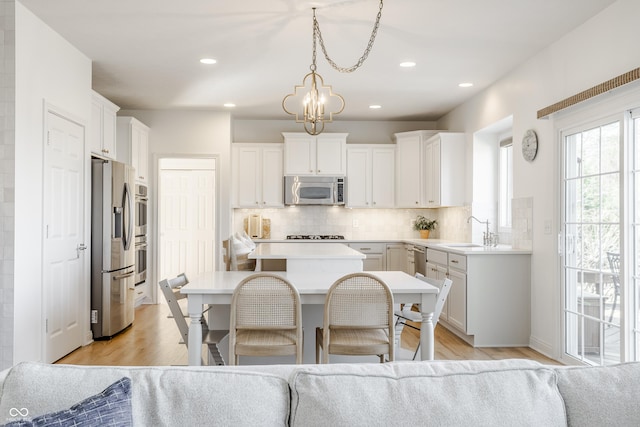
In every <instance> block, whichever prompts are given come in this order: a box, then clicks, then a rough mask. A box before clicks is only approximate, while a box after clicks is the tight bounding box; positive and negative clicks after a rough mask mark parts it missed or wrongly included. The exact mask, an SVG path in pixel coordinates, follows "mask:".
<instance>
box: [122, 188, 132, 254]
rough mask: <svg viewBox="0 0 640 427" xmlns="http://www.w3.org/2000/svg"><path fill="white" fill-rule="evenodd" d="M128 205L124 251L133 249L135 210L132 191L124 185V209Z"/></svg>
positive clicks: (124, 232)
mask: <svg viewBox="0 0 640 427" xmlns="http://www.w3.org/2000/svg"><path fill="white" fill-rule="evenodd" d="M125 204H126V210H127V214H126V217H125V218H126V219H127V226H126V231H124V230H123V234H124V235H123V239H124V249H125V250H127V251H128V250H129V248H130V247H131V240H133V239H132V237H133V208H132V203H131V191H130V190H129V184H128V183H126V182H125V183H124V193H123V194H122V206H123V207H124V206H125Z"/></svg>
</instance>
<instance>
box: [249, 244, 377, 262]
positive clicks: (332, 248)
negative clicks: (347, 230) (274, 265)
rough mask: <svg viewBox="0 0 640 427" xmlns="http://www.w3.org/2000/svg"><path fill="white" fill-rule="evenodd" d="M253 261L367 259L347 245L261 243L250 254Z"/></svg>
mask: <svg viewBox="0 0 640 427" xmlns="http://www.w3.org/2000/svg"><path fill="white" fill-rule="evenodd" d="M249 258H251V259H316V260H322V259H355V260H362V259H364V258H366V255H364V254H363V253H361V252H358V251H356V250H355V249H352V248H350V247H349V246H347V245H346V244H345V243H335V241H334V242H332V243H319V242H310V241H309V242H304V243H301V242H295V243H284V242H280V243H274V242H265V243H260V244H259V245H258V246H257V247H256V250H255V251H253V252H252V253H250V254H249Z"/></svg>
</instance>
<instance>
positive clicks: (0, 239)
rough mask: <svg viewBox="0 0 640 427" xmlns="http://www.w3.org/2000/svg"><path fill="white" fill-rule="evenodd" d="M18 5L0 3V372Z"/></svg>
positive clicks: (7, 361) (8, 266)
mask: <svg viewBox="0 0 640 427" xmlns="http://www.w3.org/2000/svg"><path fill="white" fill-rule="evenodd" d="M15 15H16V13H15V3H13V2H2V3H0V34H1V35H2V40H1V41H0V63H2V64H4V66H3V67H2V68H0V79H2V81H3V82H4V85H3V89H4V90H3V91H2V92H0V103H2V105H3V106H4V108H2V109H0V325H1V326H0V370H2V369H4V368H8V367H9V366H11V365H12V362H13V324H14V320H13V312H14V310H13V295H14V292H13V291H14V282H15V281H14V267H13V266H14V248H15V243H14V242H15V239H14V230H15V216H16V215H15V192H16V186H15V182H16V180H15V174H16V167H15V160H16V158H15V151H16V150H15V146H16V144H15V129H16V128H15V121H16V120H15V116H16V115H15V101H16V99H15V90H13V89H14V86H15V79H16V70H15V67H11V66H7V64H14V63H15V57H16V49H15V40H16V37H15Z"/></svg>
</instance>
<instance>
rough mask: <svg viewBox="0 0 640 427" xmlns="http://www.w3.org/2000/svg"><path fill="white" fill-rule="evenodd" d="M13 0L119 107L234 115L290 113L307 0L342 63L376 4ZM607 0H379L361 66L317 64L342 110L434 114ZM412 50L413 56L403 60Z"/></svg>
mask: <svg viewBox="0 0 640 427" xmlns="http://www.w3.org/2000/svg"><path fill="white" fill-rule="evenodd" d="M19 1H20V2H21V3H22V4H24V5H25V6H26V7H27V8H29V9H30V10H31V11H33V12H34V13H35V14H36V15H37V16H38V17H40V19H42V20H43V21H44V22H45V23H47V24H48V25H49V26H51V27H52V28H53V29H54V30H55V31H57V32H58V33H59V34H61V35H62V36H63V37H64V38H66V39H67V40H68V41H69V42H71V43H72V44H73V45H74V46H76V47H77V48H78V49H79V50H80V51H82V52H83V53H84V54H85V55H87V56H88V57H89V58H91V59H92V60H93V61H94V64H93V65H94V67H93V88H94V89H95V90H96V91H98V92H100V93H101V94H102V95H104V96H106V97H107V98H109V99H110V100H112V101H113V102H115V103H116V104H118V105H119V106H120V107H121V108H123V109H207V110H213V111H226V110H227V109H225V108H224V107H223V106H222V105H223V104H224V103H226V102H232V103H235V104H236V105H237V106H236V107H235V108H234V109H233V110H232V114H233V116H234V117H236V118H242V119H288V118H290V117H291V116H289V115H287V114H286V113H284V111H283V110H282V99H283V97H284V96H285V95H287V94H289V93H291V92H292V90H293V86H294V85H299V84H301V83H302V78H303V77H304V75H305V74H306V73H308V72H309V65H310V63H311V43H312V11H311V8H312V6H317V8H318V9H317V17H318V21H319V24H320V28H321V30H322V32H323V36H324V40H325V43H326V45H327V49H328V51H329V55H330V56H331V57H332V59H334V60H335V61H336V62H337V63H338V64H339V65H341V66H351V65H353V64H354V63H355V62H356V61H357V59H358V58H359V57H360V55H361V54H362V52H363V50H364V48H365V46H366V44H367V41H368V39H369V36H370V33H371V29H372V27H373V22H374V20H375V16H376V14H377V11H378V0H321V1H316V2H311V1H305V0H271V1H265V0H239V1H238V0H236V1H229V0H186V1H176V0H103V1H98V0H55V1H52V0H19ZM613 2H614V0H387V1H385V3H384V7H383V10H382V20H381V24H380V29H379V31H378V37H377V38H376V41H375V44H374V46H373V50H372V52H371V54H370V55H369V58H368V59H367V61H366V62H365V63H364V65H363V66H362V67H361V68H360V69H358V70H357V71H355V72H354V73H351V74H340V73H338V72H337V71H335V70H333V69H331V67H330V66H329V64H328V63H327V62H326V61H325V59H324V57H323V56H322V54H321V52H320V51H319V52H318V72H319V73H320V74H321V75H322V76H323V77H324V81H325V84H329V85H332V86H333V89H334V91H335V92H337V93H339V94H341V95H343V96H344V98H345V101H346V107H345V110H344V112H343V113H342V114H341V115H340V116H336V117H335V119H336V120H340V119H343V120H436V119H438V118H440V117H441V116H442V115H443V114H445V113H447V112H448V111H450V110H451V109H453V108H454V107H456V106H457V105H459V104H461V103H463V102H464V101H465V100H467V99H469V98H470V97H472V96H473V95H474V94H476V93H478V92H480V91H482V90H483V89H484V88H486V87H487V86H488V85H490V84H491V83H492V82H494V81H496V80H498V79H499V78H500V77H502V76H503V75H505V74H506V73H508V72H509V71H510V70H512V69H513V68H514V67H516V66H517V65H518V64H520V63H522V62H523V61H525V60H526V59H527V58H529V57H531V56H533V55H534V54H535V53H537V52H538V51H540V50H541V49H543V48H544V47H546V46H548V45H549V44H551V43H553V42H554V41H555V40H557V39H558V38H560V37H562V36H563V35H564V34H566V33H568V32H570V31H571V30H572V29H573V28H575V27H577V26H579V25H580V24H581V23H583V22H585V21H586V20H588V19H589V18H590V17H592V16H593V15H595V14H597V13H598V12H599V11H601V10H602V9H604V8H606V7H607V6H608V5H610V4H611V3H613ZM202 57H213V58H215V59H217V61H218V63H217V64H215V65H208V66H207V65H202V64H200V62H199V59H200V58H202ZM408 60H411V61H415V62H416V63H417V66H416V67H415V68H412V69H404V68H400V67H399V66H398V64H399V63H400V62H402V61H408ZM466 81H471V82H473V83H474V86H473V87H472V88H470V89H461V88H459V87H458V83H460V82H466ZM371 104H379V105H381V106H382V108H381V109H379V110H370V109H369V108H368V106H369V105H371Z"/></svg>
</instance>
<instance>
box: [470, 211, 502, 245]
mask: <svg viewBox="0 0 640 427" xmlns="http://www.w3.org/2000/svg"><path fill="white" fill-rule="evenodd" d="M472 219H475V220H476V221H478V222H479V223H480V224H484V225H485V227H486V230H485V232H484V233H482V244H483V245H485V246H496V245H497V244H498V236H497V235H495V234H493V233H491V232H490V231H489V220H488V219H487V220H486V221H480V220H479V219H478V218H476V217H475V216H473V215H471V216H470V217H469V218H467V224H469V223H470V222H471V220H472Z"/></svg>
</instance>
